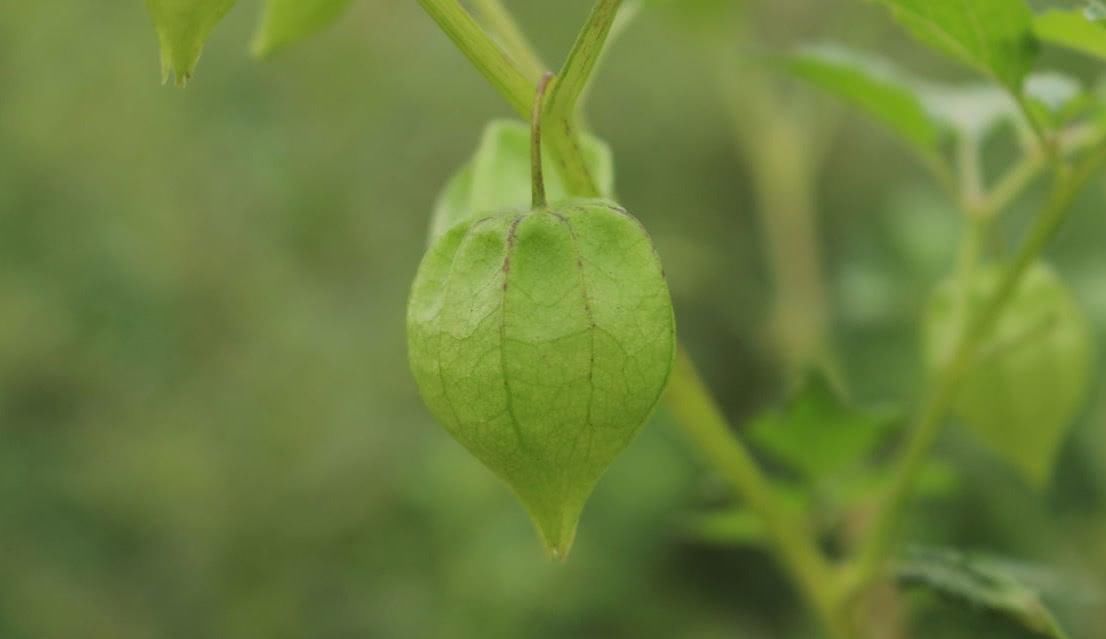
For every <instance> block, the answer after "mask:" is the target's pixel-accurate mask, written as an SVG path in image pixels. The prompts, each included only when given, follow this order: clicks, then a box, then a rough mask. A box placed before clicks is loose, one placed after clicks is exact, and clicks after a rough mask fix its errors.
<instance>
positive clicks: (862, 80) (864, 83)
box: [787, 45, 939, 155]
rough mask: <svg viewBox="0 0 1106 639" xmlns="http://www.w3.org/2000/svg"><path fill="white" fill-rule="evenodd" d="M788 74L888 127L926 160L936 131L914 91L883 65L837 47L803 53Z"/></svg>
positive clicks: (792, 63) (934, 144) (936, 136)
mask: <svg viewBox="0 0 1106 639" xmlns="http://www.w3.org/2000/svg"><path fill="white" fill-rule="evenodd" d="M787 67H788V69H789V70H790V71H791V73H792V74H794V75H796V76H798V77H800V78H802V79H804V80H806V81H808V82H810V83H811V84H814V85H815V86H817V87H819V88H821V89H822V90H824V91H827V92H829V93H832V94H834V95H836V96H838V97H839V98H843V99H845V100H847V101H849V102H851V103H853V104H855V105H856V106H858V107H860V108H861V109H862V110H864V111H866V112H867V113H868V114H870V115H872V116H874V117H875V118H877V119H879V120H880V121H882V122H883V123H884V124H886V125H887V126H889V127H891V128H892V129H893V130H894V131H895V132H896V133H898V134H899V135H901V136H902V137H903V138H905V139H906V140H907V142H909V143H910V144H911V145H912V146H913V147H914V148H916V149H917V150H919V151H921V152H922V153H923V154H925V155H929V154H931V153H933V151H934V149H935V147H936V145H937V141H938V133H939V131H938V127H937V125H936V124H934V122H933V120H932V119H931V118H930V115H929V113H927V112H926V109H925V107H924V105H923V104H922V101H921V99H920V98H919V97H918V94H917V92H916V90H915V88H914V87H912V86H911V85H910V84H909V83H908V82H906V81H904V80H902V79H901V78H902V73H901V72H899V71H897V70H896V69H895V68H894V67H892V66H891V65H889V64H888V63H886V62H885V61H883V60H881V59H879V58H877V57H874V56H871V55H868V54H865V53H862V52H859V51H853V50H850V49H847V48H845V47H841V46H838V45H820V46H816V47H807V48H804V49H803V50H802V51H800V52H799V53H797V54H795V55H794V56H792V57H791V58H790V59H789V61H788V65H787Z"/></svg>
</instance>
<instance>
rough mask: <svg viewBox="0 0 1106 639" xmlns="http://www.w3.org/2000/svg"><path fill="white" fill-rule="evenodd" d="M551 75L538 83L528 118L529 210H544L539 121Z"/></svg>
mask: <svg viewBox="0 0 1106 639" xmlns="http://www.w3.org/2000/svg"><path fill="white" fill-rule="evenodd" d="M552 79H553V74H552V73H549V72H546V73H545V74H544V75H542V77H541V80H539V81H538V90H537V93H536V94H535V95H534V108H533V110H532V112H531V116H530V196H531V198H532V199H531V208H533V209H543V208H545V205H546V201H545V178H544V177H542V169H541V119H542V113H543V112H544V110H545V90H546V89H547V88H548V87H549V81H550V80H552Z"/></svg>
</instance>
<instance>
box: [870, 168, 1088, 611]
mask: <svg viewBox="0 0 1106 639" xmlns="http://www.w3.org/2000/svg"><path fill="white" fill-rule="evenodd" d="M1103 157H1106V153H1102V152H1100V153H1099V154H1096V156H1094V157H1092V158H1090V159H1088V161H1087V162H1085V163H1084V165H1083V166H1082V167H1081V168H1080V169H1079V170H1074V171H1073V170H1072V169H1070V168H1068V167H1061V168H1060V169H1059V171H1058V174H1057V178H1056V186H1055V188H1054V189H1053V193H1052V196H1051V197H1050V198H1049V201H1048V203H1047V205H1046V207H1045V209H1044V211H1043V212H1042V214H1041V215H1040V216H1039V217H1038V218H1037V220H1036V222H1035V223H1034V224H1033V226H1032V228H1031V229H1030V230H1029V232H1028V234H1027V237H1026V239H1025V241H1024V242H1023V243H1022V245H1021V248H1020V249H1019V250H1018V253H1017V256H1016V257H1015V259H1014V261H1013V262H1012V263H1011V264H1010V265H1009V266H1008V267H1007V268H1006V271H1005V272H1004V273H1003V276H1002V280H1001V282H1000V284H999V287H998V289H997V290H996V291H995V292H994V294H992V295H991V297H990V298H989V299H988V300H986V302H985V304H984V305H983V307H982V310H981V311H980V312H979V313H977V314H975V315H974V316H973V317H972V318H971V319H970V321H969V322H968V327H967V330H965V331H964V333H963V334H962V335H961V337H960V339H959V340H958V342H957V346H956V348H955V349H954V352H953V356H952V357H951V358H950V360H949V362H948V363H947V364H946V365H945V366H944V367H943V368H942V370H941V372H940V374H939V375H938V377H937V382H936V384H935V386H934V388H933V390H932V391H931V393H930V394H929V396H928V399H927V401H926V402H925V403H924V404H923V405H922V409H921V411H920V412H919V414H918V417H917V420H916V422H915V425H914V428H913V431H912V434H911V436H910V438H909V439H908V441H907V443H906V446H905V449H904V452H903V454H902V459H901V460H900V462H899V464H898V471H897V474H896V476H895V478H894V481H893V483H892V485H891V488H890V490H889V492H888V493H887V496H886V498H885V501H884V503H883V506H882V508H881V510H880V512H879V513H878V515H877V517H876V520H875V522H874V524H873V526H872V529H871V533H870V536H869V538H868V541H867V543H866V544H865V545H864V549H863V551H862V552H861V554H860V557H859V558H858V560H857V563H856V566H855V572H854V573H853V574H851V575H850V584H849V585H850V591H851V592H850V594H856V593H857V592H858V591H860V590H862V589H864V588H865V587H867V585H868V584H869V583H871V582H872V580H874V579H875V578H876V577H877V576H878V575H879V574H880V572H881V571H882V570H883V568H884V565H885V564H886V562H887V560H888V558H889V557H890V555H891V550H892V547H893V543H894V538H895V534H896V532H897V529H898V524H899V522H900V520H901V519H902V514H903V511H904V510H905V507H906V504H907V502H908V501H909V498H910V495H911V494H912V493H913V490H914V486H915V484H916V483H917V480H918V476H919V475H920V474H921V471H922V469H923V467H924V465H925V461H926V459H927V458H928V456H929V453H930V450H931V449H932V447H933V443H934V441H935V440H936V439H937V435H938V434H939V433H940V430H941V425H942V422H943V420H944V417H945V414H946V412H947V411H948V409H949V406H950V404H951V403H952V400H953V399H954V397H955V394H956V391H957V388H958V386H959V384H960V381H961V379H962V378H963V376H964V374H965V373H966V372H967V371H968V369H969V368H970V367H971V365H972V362H973V360H974V358H975V356H976V354H977V352H978V350H979V348H980V345H981V342H982V341H983V340H984V338H985V337H986V336H987V334H988V333H989V332H990V330H991V329H992V328H993V327H994V325H995V323H996V322H997V321H998V319H999V318H1000V317H1001V315H1002V312H1003V310H1004V309H1005V308H1006V305H1007V303H1008V302H1009V301H1010V299H1011V298H1012V297H1013V296H1014V293H1015V292H1016V291H1017V289H1018V286H1019V285H1020V284H1021V280H1022V276H1023V275H1024V274H1025V272H1026V271H1027V270H1028V269H1029V267H1030V266H1031V265H1032V264H1033V263H1034V262H1035V261H1036V260H1037V259H1038V258H1039V257H1040V255H1041V252H1042V251H1043V250H1044V248H1045V246H1046V245H1047V244H1048V242H1049V241H1050V240H1051V239H1052V238H1053V237H1054V236H1055V235H1056V232H1057V230H1059V228H1060V226H1061V224H1062V223H1063V222H1064V220H1065V219H1066V218H1067V215H1068V213H1069V212H1070V210H1071V204H1072V201H1073V200H1074V198H1075V196H1076V194H1077V193H1078V192H1079V190H1080V188H1081V187H1082V186H1083V184H1084V183H1085V182H1086V181H1087V180H1088V179H1089V178H1090V177H1091V175H1093V173H1094V171H1095V169H1096V168H1097V167H1098V166H1099V165H1100V164H1101V162H1102V159H1103Z"/></svg>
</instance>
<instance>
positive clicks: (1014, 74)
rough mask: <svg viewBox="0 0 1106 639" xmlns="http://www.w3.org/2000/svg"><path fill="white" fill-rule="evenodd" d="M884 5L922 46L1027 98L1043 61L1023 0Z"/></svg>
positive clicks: (890, 0)
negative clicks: (1025, 89)
mask: <svg viewBox="0 0 1106 639" xmlns="http://www.w3.org/2000/svg"><path fill="white" fill-rule="evenodd" d="M878 1H879V2H880V4H883V5H884V6H886V7H888V9H890V10H891V13H892V14H893V15H894V16H895V18H896V19H897V20H898V21H899V22H900V23H902V24H903V25H904V26H905V27H906V28H907V29H909V30H910V32H911V33H913V34H914V36H915V37H916V38H918V40H920V41H921V42H923V43H925V44H927V45H929V46H931V47H933V48H935V49H938V50H940V51H942V52H944V53H945V54H947V55H950V56H952V57H953V58H956V59H957V60H959V61H961V62H963V63H965V64H967V65H969V66H971V67H974V68H975V69H977V70H978V71H982V72H984V73H986V74H988V75H990V76H991V77H993V78H994V79H995V80H997V81H998V82H999V83H1000V84H1002V85H1003V86H1005V87H1006V88H1007V89H1009V90H1010V91H1012V92H1014V93H1020V92H1021V86H1022V81H1023V80H1024V79H1025V76H1026V75H1027V74H1028V73H1029V71H1030V69H1032V67H1033V63H1034V60H1035V58H1036V55H1037V45H1036V42H1035V40H1034V38H1033V33H1032V26H1033V14H1032V12H1030V10H1029V6H1028V5H1026V4H1025V2H1024V1H1023V0H878Z"/></svg>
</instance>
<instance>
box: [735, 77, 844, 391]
mask: <svg viewBox="0 0 1106 639" xmlns="http://www.w3.org/2000/svg"><path fill="white" fill-rule="evenodd" d="M723 83H724V86H725V87H726V89H727V99H728V101H729V102H730V104H731V108H730V111H731V113H732V115H733V117H732V118H731V120H732V122H733V130H734V134H735V135H734V138H735V142H736V146H737V147H738V149H739V151H740V152H741V153H742V154H743V155H744V157H745V159H746V162H747V165H748V169H749V171H750V174H751V176H752V178H753V193H754V195H755V199H756V215H757V218H758V220H759V222H760V227H761V234H762V238H763V243H764V245H765V247H766V258H767V261H768V265H769V266H770V273H771V276H772V283H773V289H774V300H773V308H772V312H771V316H770V317H771V321H770V325H771V330H772V331H773V337H774V338H775V342H776V346H777V349H776V350H777V352H778V355H779V358H780V361H781V363H782V364H783V368H784V370H785V372H786V375H787V377H789V378H791V379H792V380H794V379H796V378H798V377H799V376H800V375H801V374H803V373H806V372H807V370H808V369H809V368H811V367H812V366H813V367H818V368H823V369H826V372H827V373H829V374H830V376H831V378H839V377H840V375H839V374H838V369H839V366H838V365H837V361H836V358H835V357H834V355H833V349H832V346H831V345H830V340H829V337H828V331H827V322H828V317H829V310H828V301H827V300H828V295H827V294H826V291H825V285H824V283H823V279H824V278H823V274H822V262H821V247H820V246H819V245H818V233H817V221H818V220H817V218H818V211H817V206H816V204H815V202H816V197H815V192H814V191H815V185H816V182H817V179H816V174H817V163H818V162H819V160H818V158H817V157H815V156H817V154H811V153H810V152H809V140H810V138H811V135H810V128H811V127H805V128H804V127H802V126H801V125H800V124H799V123H798V122H797V121H796V120H795V118H793V117H790V116H792V115H793V114H791V113H789V111H790V109H788V108H787V99H786V98H785V97H784V96H783V95H782V92H781V90H780V89H779V88H778V87H777V86H776V85H774V84H772V83H771V80H770V79H769V78H768V77H766V76H765V75H764V73H762V72H761V71H760V70H758V69H753V68H750V67H748V66H747V65H739V66H737V67H736V68H727V69H726V70H725V74H724V80H723ZM835 381H836V382H837V383H838V384H840V383H841V382H840V380H839V379H835Z"/></svg>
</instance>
